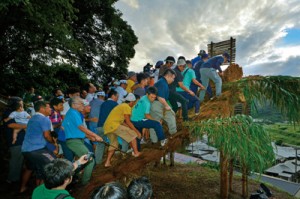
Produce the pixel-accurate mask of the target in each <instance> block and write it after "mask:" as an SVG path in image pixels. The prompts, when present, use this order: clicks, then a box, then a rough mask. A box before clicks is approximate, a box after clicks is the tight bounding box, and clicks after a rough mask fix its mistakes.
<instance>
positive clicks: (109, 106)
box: [95, 89, 128, 164]
mask: <svg viewBox="0 0 300 199" xmlns="http://www.w3.org/2000/svg"><path fill="white" fill-rule="evenodd" d="M118 98H119V94H118V92H117V91H115V90H113V89H112V90H110V91H109V93H108V99H107V100H106V101H105V102H103V103H102V104H101V107H100V113H99V121H98V125H97V126H98V128H97V130H98V135H99V136H101V137H102V138H105V137H106V136H104V130H103V125H104V123H105V121H106V119H107V117H108V115H109V113H110V112H111V111H112V110H113V109H114V108H115V107H116V106H117V105H118V103H117V101H118ZM123 143H124V145H126V146H125V147H128V144H127V143H126V142H122V144H123ZM125 143H126V144H125ZM104 148H105V144H104V143H101V142H99V143H98V144H97V145H96V149H95V160H96V164H101V162H102V159H103V154H104ZM123 148H124V147H123V146H122V149H123Z"/></svg>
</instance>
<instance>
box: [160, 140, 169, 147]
mask: <svg viewBox="0 0 300 199" xmlns="http://www.w3.org/2000/svg"><path fill="white" fill-rule="evenodd" d="M167 143H168V139H164V140H161V141H160V145H161V146H165V145H166V144H167Z"/></svg>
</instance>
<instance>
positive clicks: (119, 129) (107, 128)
mask: <svg viewBox="0 0 300 199" xmlns="http://www.w3.org/2000/svg"><path fill="white" fill-rule="evenodd" d="M124 101H125V102H123V103H122V104H119V105H118V106H116V107H115V108H114V109H113V110H112V111H111V112H110V114H109V115H108V117H107V119H106V121H105V123H104V126H103V129H104V134H105V135H106V136H107V137H108V139H109V141H110V145H111V146H110V147H109V148H108V154H107V159H106V162H105V165H104V166H105V167H110V166H111V158H112V157H113V155H114V153H115V149H116V148H118V140H117V138H118V136H119V137H121V138H122V139H123V140H125V141H126V142H128V143H129V144H130V146H131V147H132V149H133V156H135V157H137V156H139V155H140V152H139V151H138V149H137V141H136V137H138V138H139V139H140V138H141V133H140V132H139V131H138V130H137V129H136V128H135V127H134V125H133V124H132V123H131V121H130V116H131V108H132V107H133V106H134V104H135V101H136V98H135V96H134V94H132V93H129V94H128V95H127V96H125V98H124Z"/></svg>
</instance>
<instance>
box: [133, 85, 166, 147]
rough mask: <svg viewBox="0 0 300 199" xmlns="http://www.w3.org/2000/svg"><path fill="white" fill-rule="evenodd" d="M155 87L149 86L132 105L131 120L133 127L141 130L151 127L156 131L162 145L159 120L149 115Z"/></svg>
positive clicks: (161, 131) (154, 96)
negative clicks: (143, 94) (144, 93)
mask: <svg viewBox="0 0 300 199" xmlns="http://www.w3.org/2000/svg"><path fill="white" fill-rule="evenodd" d="M156 95H157V88H155V87H152V86H151V87H149V88H148V89H147V92H146V95H145V96H143V97H142V98H141V99H140V100H139V101H138V103H137V104H136V105H135V106H134V107H133V109H132V114H131V118H130V120H131V122H132V124H133V125H134V127H135V128H136V129H137V130H138V131H140V132H142V130H143V128H147V129H150V128H153V129H154V130H155V132H156V135H157V137H158V140H161V141H162V142H161V143H162V145H164V144H165V135H164V133H163V128H162V125H161V123H160V121H157V120H155V119H153V118H152V117H151V115H150V109H151V103H152V102H153V101H154V100H155V99H156ZM139 143H140V140H139V139H138V149H139V150H140V145H139Z"/></svg>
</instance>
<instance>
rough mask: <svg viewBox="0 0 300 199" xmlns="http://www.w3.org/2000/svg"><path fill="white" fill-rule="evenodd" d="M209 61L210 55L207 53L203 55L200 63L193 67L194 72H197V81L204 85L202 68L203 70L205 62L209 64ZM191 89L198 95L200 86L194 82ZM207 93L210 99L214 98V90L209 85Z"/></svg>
mask: <svg viewBox="0 0 300 199" xmlns="http://www.w3.org/2000/svg"><path fill="white" fill-rule="evenodd" d="M207 60H208V54H206V53H205V54H202V55H201V59H200V61H198V62H197V63H196V64H195V65H194V67H193V70H194V71H195V75H196V80H197V81H198V82H200V83H202V81H201V75H200V68H201V66H202V64H203V63H204V62H207ZM190 89H191V90H192V91H193V92H194V93H195V94H196V93H197V91H198V86H197V85H196V84H195V83H194V82H192V83H191V86H190ZM206 92H207V94H208V96H209V98H211V97H212V90H211V87H210V85H209V84H208V86H207V89H206Z"/></svg>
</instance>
